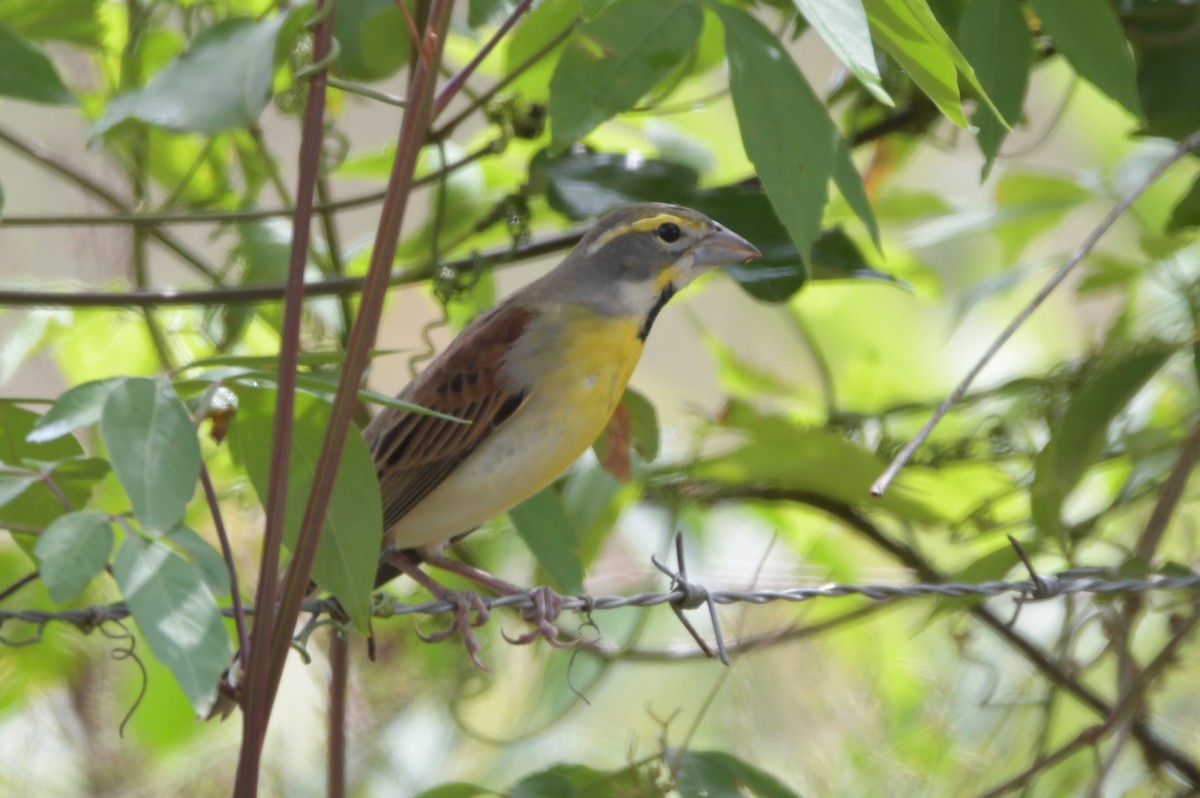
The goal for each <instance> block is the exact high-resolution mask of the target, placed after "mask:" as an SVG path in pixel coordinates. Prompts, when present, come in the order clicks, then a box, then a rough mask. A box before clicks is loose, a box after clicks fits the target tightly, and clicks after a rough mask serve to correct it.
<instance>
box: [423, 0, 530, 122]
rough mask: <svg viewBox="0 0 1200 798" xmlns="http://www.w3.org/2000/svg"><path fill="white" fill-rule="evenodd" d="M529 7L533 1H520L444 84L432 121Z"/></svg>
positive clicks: (434, 105)
mask: <svg viewBox="0 0 1200 798" xmlns="http://www.w3.org/2000/svg"><path fill="white" fill-rule="evenodd" d="M531 5H533V0H521V2H520V3H518V4H517V7H516V8H514V9H513V10H512V13H510V14H509V15H508V17H507V18H505V20H504V22H502V23H500V27H499V28H497V29H496V32H495V33H493V34H492V38H490V39H488V40H487V42H486V43H485V44H484V45H483V47H480V48H479V52H477V53H475V56H474V57H473V58H472V59H471V60H470V61H469V62H467V65H466V66H464V67H463V68H462V69H460V70H459V71H458V74H456V75H455V76H454V77H453V78H451V79H450V80H448V81H447V82H446V85H445V86H443V87H442V90H441V91H440V92H438V96H437V99H436V100H434V102H433V118H434V119H436V118H437V117H439V116H441V114H442V111H445V110H446V106H447V105H449V104H450V101H451V100H453V99H454V97H455V95H456V94H458V91H459V89H461V88H462V87H463V85H464V84H465V83H466V82H467V78H469V77H471V75H473V74H475V70H476V69H478V68H479V65H480V64H481V63H483V59H485V58H487V57H488V55H490V54H491V52H492V50H494V49H495V47H496V45H497V44H499V43H500V40H501V39H503V38H504V36H505V34H507V33H508V32H509V31H510V30H511V29H512V26H513V25H516V24H517V20H518V19H520V18H521V16H522V15H523V14H524V13H525V12H526V11H527V10H529V6H531ZM439 141H440V139H439Z"/></svg>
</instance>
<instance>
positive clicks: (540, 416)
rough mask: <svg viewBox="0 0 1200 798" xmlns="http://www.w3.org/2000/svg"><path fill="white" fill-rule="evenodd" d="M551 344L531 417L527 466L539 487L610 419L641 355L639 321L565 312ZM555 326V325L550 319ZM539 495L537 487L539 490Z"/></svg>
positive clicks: (581, 448) (602, 429)
mask: <svg viewBox="0 0 1200 798" xmlns="http://www.w3.org/2000/svg"><path fill="white" fill-rule="evenodd" d="M561 312H562V313H563V317H562V319H561V321H560V322H559V323H558V324H555V327H557V329H556V330H555V331H554V332H555V338H556V339H557V340H558V342H559V347H558V351H557V352H556V357H553V358H549V360H552V361H554V362H553V366H552V367H551V368H550V369H548V370H547V371H546V372H545V373H544V374H543V376H542V379H541V381H540V384H539V385H538V387H537V388H535V389H534V394H535V396H533V397H532V401H531V407H530V408H529V410H530V412H529V413H528V414H523V415H525V416H526V417H527V418H528V420H529V422H530V423H532V424H535V425H537V426H536V428H534V429H532V430H530V434H531V435H534V436H536V437H537V438H538V439H540V441H541V444H540V445H538V444H534V445H533V446H532V447H531V448H532V449H535V450H538V451H531V453H530V454H531V455H532V456H531V458H530V465H531V466H533V467H534V469H536V471H535V475H536V479H535V481H537V482H540V483H541V485H542V486H544V485H546V484H549V483H550V482H551V481H553V480H554V479H556V478H557V477H558V476H559V475H560V474H561V473H562V472H563V471H564V470H566V468H567V467H568V466H569V465H571V463H573V462H574V461H575V460H576V459H577V458H578V457H579V456H580V455H581V454H583V452H584V451H586V450H587V448H588V447H589V446H591V445H592V443H594V442H595V440H596V438H597V437H599V435H600V433H601V432H603V431H604V427H605V425H606V424H608V421H609V419H610V418H611V417H612V414H613V411H614V410H616V408H617V405H618V404H619V403H620V401H621V396H622V395H623V394H624V392H625V386H626V385H627V384H628V383H629V377H630V375H632V374H633V370H634V368H635V367H636V366H637V363H638V359H639V358H640V357H641V354H642V342H641V341H640V340H638V337H637V331H638V320H637V319H634V318H611V317H606V316H600V315H597V314H595V313H593V312H591V311H584V312H581V311H578V310H577V309H575V308H569V309H566V310H564V311H561ZM547 321H550V322H551V323H553V321H554V320H550V319H548V320H547ZM539 489H540V487H539Z"/></svg>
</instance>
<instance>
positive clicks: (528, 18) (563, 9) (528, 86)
mask: <svg viewBox="0 0 1200 798" xmlns="http://www.w3.org/2000/svg"><path fill="white" fill-rule="evenodd" d="M580 15H581V9H580V5H579V0H542V2H540V3H536V4H535V5H534V7H533V9H532V10H531V11H530V12H529V13H528V14H526V15H525V16H524V17H523V18H522V19H521V21H520V22H518V23H517V26H516V27H515V28H513V31H512V34H511V35H510V36H508V37H507V38H508V48H507V49H506V50H505V53H504V74H505V76H506V78H511V80H510V81H509V82H508V88H509V90H510V91H513V92H516V93H518V94H520V95H522V96H524V97H525V99H527V100H529V101H530V102H541V101H544V100H546V99H547V98H548V97H549V96H550V78H551V76H552V75H553V73H554V67H555V65H556V64H557V63H558V59H559V57H560V56H561V54H562V52H563V47H564V46H565V43H564V44H558V45H556V46H554V47H551V48H549V49H547V48H548V47H549V45H550V42H551V41H553V40H554V39H555V38H557V37H558V36H559V35H561V34H562V33H563V31H566V30H569V29H570V28H572V27H573V26H574V25H575V24H577V23H578V22H579V20H580V18H581V16H580ZM539 54H541V55H540V57H538V58H537V61H536V62H535V63H534V65H532V66H530V67H529V68H527V69H525V70H524V71H523V72H521V73H520V74H519V75H517V70H518V69H520V68H522V67H523V66H524V65H525V63H526V62H527V61H529V60H530V59H533V58H534V57H535V56H539Z"/></svg>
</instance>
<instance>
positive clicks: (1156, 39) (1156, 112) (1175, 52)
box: [1137, 4, 1200, 141]
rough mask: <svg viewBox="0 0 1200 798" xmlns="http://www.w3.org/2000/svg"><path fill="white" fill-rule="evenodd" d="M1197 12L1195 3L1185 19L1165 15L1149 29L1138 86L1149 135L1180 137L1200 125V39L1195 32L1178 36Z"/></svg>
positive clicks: (1141, 54)
mask: <svg viewBox="0 0 1200 798" xmlns="http://www.w3.org/2000/svg"><path fill="white" fill-rule="evenodd" d="M1178 8H1186V6H1185V5H1184V4H1180V5H1179V6H1178ZM1196 16H1197V15H1196V9H1195V6H1192V8H1191V13H1190V15H1189V16H1187V17H1185V18H1184V19H1181V20H1172V19H1171V18H1170V17H1164V18H1163V19H1162V25H1161V29H1159V30H1157V31H1155V32H1149V35H1148V36H1147V42H1146V44H1145V45H1144V46H1143V47H1142V50H1141V52H1140V53H1139V55H1138V65H1137V89H1138V98H1139V100H1140V102H1141V105H1142V108H1143V109H1145V114H1146V127H1145V129H1144V130H1142V131H1141V132H1142V133H1144V134H1145V135H1148V136H1162V137H1164V138H1169V139H1175V140H1177V141H1178V140H1181V139H1183V138H1184V137H1186V136H1188V135H1190V134H1191V133H1192V131H1194V130H1196V129H1197V128H1200V80H1196V75H1200V41H1198V40H1197V39H1196V37H1194V36H1183V37H1179V36H1178V33H1179V31H1180V30H1181V29H1189V28H1190V27H1191V26H1193V25H1196V24H1198V23H1197V21H1196ZM1172 22H1175V23H1176V24H1175V25H1172ZM1155 27H1156V28H1159V26H1155Z"/></svg>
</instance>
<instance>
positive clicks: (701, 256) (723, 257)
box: [692, 227, 762, 266]
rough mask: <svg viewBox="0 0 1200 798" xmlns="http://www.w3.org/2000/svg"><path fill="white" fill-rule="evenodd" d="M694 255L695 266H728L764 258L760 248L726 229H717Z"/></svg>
mask: <svg viewBox="0 0 1200 798" xmlns="http://www.w3.org/2000/svg"><path fill="white" fill-rule="evenodd" d="M692 254H693V255H694V256H695V260H694V261H693V262H692V263H693V265H695V266H727V265H729V264H731V263H745V262H746V261H750V260H754V259H755V258H760V257H762V253H761V252H759V251H758V247H756V246H754V245H753V244H751V243H750V242H749V241H747V240H746V239H744V238H742V237H741V236H740V235H738V234H737V233H735V232H733V231H732V230H726V229H725V228H724V227H717V230H716V232H715V233H712V234H710V235H709V236H708V237H707V238H705V239H704V241H703V242H701V244H700V246H698V247H696V249H695V250H693V252H692Z"/></svg>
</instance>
